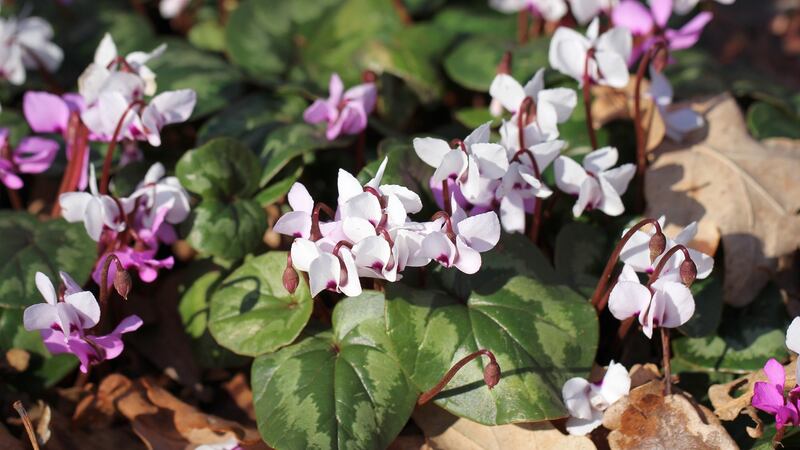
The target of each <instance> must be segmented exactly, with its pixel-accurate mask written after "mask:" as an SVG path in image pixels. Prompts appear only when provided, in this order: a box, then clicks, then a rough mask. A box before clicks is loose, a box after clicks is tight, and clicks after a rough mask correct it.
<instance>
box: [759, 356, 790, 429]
mask: <svg viewBox="0 0 800 450" xmlns="http://www.w3.org/2000/svg"><path fill="white" fill-rule="evenodd" d="M764 373H765V374H766V375H767V379H768V380H769V381H759V382H757V383H756V384H755V386H754V387H753V400H752V405H753V406H755V407H756V408H758V409H760V410H762V411H764V412H766V413H769V414H772V415H774V416H775V427H776V428H777V429H779V430H780V429H781V428H783V427H784V426H786V425H789V424H791V425H794V426H798V425H800V414H798V404H797V396H798V394H800V386H795V388H794V389H792V390H791V391H790V392H789V398H788V400H787V398H786V396H785V395H784V390H785V386H784V385H785V383H786V373H785V372H784V370H783V366H782V365H781V363H779V362H778V361H776V360H775V359H770V360H769V361H767V363H766V364H765V365H764Z"/></svg>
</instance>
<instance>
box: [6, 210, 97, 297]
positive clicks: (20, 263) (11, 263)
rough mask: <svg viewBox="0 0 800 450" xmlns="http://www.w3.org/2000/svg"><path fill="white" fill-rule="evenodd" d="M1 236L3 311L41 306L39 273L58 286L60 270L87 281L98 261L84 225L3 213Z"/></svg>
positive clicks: (94, 246)
mask: <svg viewBox="0 0 800 450" xmlns="http://www.w3.org/2000/svg"><path fill="white" fill-rule="evenodd" d="M0 236H2V239H0V259H2V261H3V264H2V267H0V280H3V282H2V283H0V308H4V307H5V308H25V307H26V306H29V305H32V304H34V303H41V302H42V301H43V300H42V296H41V294H39V291H38V290H37V289H36V284H35V282H34V277H35V275H36V272H42V273H44V274H45V275H47V276H48V277H50V279H51V280H53V282H54V283H56V284H57V280H58V272H59V271H64V272H67V273H69V274H70V275H71V276H72V277H73V278H74V279H75V280H77V281H79V282H83V281H85V280H87V279H88V278H89V275H90V274H91V271H92V267H93V266H94V262H95V259H96V258H97V249H96V247H97V246H96V244H95V243H94V242H93V241H92V240H91V239H90V238H89V236H88V235H87V234H86V230H85V229H84V227H83V225H82V224H70V223H67V222H65V221H64V220H63V219H57V220H50V221H47V222H40V221H39V220H37V219H36V217H34V216H32V215H30V214H27V213H22V212H9V211H0Z"/></svg>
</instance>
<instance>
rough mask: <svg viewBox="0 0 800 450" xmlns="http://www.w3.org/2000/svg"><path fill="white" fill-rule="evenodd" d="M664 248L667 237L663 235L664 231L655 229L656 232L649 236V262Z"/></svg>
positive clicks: (659, 254) (662, 251)
mask: <svg viewBox="0 0 800 450" xmlns="http://www.w3.org/2000/svg"><path fill="white" fill-rule="evenodd" d="M666 248H667V237H666V236H664V233H662V232H661V231H657V232H656V234H654V235H653V236H652V237H651V238H650V262H651V263H652V262H653V261H655V260H656V258H658V257H659V256H661V254H662V253H664V250H665V249H666Z"/></svg>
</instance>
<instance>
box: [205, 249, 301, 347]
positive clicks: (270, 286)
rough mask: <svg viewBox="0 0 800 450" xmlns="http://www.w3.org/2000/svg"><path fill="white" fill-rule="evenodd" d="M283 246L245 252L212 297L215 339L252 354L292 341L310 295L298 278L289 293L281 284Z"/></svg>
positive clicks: (224, 344)
mask: <svg viewBox="0 0 800 450" xmlns="http://www.w3.org/2000/svg"><path fill="white" fill-rule="evenodd" d="M284 267H286V253H285V252H269V253H267V254H265V255H261V256H257V257H255V258H250V259H248V260H246V261H245V263H244V264H242V266H241V267H239V268H238V269H236V270H235V271H233V273H231V274H230V275H229V276H228V277H227V278H226V279H225V280H224V281H223V282H222V283H221V284H220V285H219V288H218V289H217V290H216V291H215V292H214V294H213V296H212V297H211V313H210V315H209V323H208V326H209V329H210V330H211V334H212V335H213V336H214V338H215V339H216V340H217V342H218V343H219V344H220V345H222V346H223V347H225V348H228V349H230V350H232V351H234V352H236V353H239V354H241V355H250V356H257V355H262V354H264V353H269V352H274V351H275V350H277V349H279V348H281V347H283V346H284V345H287V344H289V343H291V342H292V341H294V340H295V338H297V336H298V335H299V334H300V331H301V330H302V329H303V327H305V325H306V322H308V319H309V317H311V309H312V307H313V301H312V298H311V293H310V292H309V290H308V287H307V286H306V284H305V281H304V280H303V278H302V277H301V278H300V285H299V286H298V287H297V290H296V291H295V292H294V294H289V292H287V291H286V289H285V288H284V287H283V277H282V276H283V269H284Z"/></svg>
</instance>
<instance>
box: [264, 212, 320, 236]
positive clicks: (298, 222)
mask: <svg viewBox="0 0 800 450" xmlns="http://www.w3.org/2000/svg"><path fill="white" fill-rule="evenodd" d="M272 230H273V231H275V232H276V233H280V234H283V235H286V236H291V237H295V238H306V239H308V237H309V236H310V235H311V216H310V215H309V214H308V213H307V212H304V211H290V212H288V213H286V214H284V215H282V216H281V217H280V218H279V219H278V221H277V222H275V225H274V226H273V227H272Z"/></svg>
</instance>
